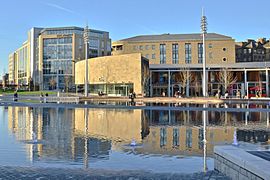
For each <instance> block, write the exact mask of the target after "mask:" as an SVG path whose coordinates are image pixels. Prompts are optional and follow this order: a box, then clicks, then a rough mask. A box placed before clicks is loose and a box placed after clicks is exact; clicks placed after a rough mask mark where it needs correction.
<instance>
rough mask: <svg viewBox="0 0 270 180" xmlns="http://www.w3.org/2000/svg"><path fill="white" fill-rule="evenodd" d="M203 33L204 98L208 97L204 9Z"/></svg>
mask: <svg viewBox="0 0 270 180" xmlns="http://www.w3.org/2000/svg"><path fill="white" fill-rule="evenodd" d="M201 32H202V37H203V80H202V85H203V96H204V97H206V96H207V95H208V93H207V84H208V83H207V74H206V52H205V35H206V34H207V18H206V16H205V15H204V10H203V9H202V17H201Z"/></svg>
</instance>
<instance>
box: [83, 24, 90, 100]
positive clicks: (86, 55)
mask: <svg viewBox="0 0 270 180" xmlns="http://www.w3.org/2000/svg"><path fill="white" fill-rule="evenodd" d="M88 32H89V29H88V25H86V27H85V28H84V34H83V37H84V44H85V82H84V96H85V97H88V50H89V35H88Z"/></svg>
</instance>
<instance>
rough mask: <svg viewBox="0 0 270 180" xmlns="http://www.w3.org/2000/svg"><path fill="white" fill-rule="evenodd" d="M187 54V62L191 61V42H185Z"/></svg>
mask: <svg viewBox="0 0 270 180" xmlns="http://www.w3.org/2000/svg"><path fill="white" fill-rule="evenodd" d="M185 55H186V64H190V63H191V44H190V43H186V44H185Z"/></svg>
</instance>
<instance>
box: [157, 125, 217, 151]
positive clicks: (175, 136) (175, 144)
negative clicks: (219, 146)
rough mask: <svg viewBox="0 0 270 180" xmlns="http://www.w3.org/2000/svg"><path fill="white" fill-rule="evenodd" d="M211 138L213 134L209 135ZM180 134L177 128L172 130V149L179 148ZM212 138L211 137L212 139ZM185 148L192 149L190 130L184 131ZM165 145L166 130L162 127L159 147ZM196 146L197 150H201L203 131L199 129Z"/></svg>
mask: <svg viewBox="0 0 270 180" xmlns="http://www.w3.org/2000/svg"><path fill="white" fill-rule="evenodd" d="M211 135H212V136H213V134H211ZM179 137H180V132H179V129H178V128H174V129H173V139H172V140H173V147H179V146H180V142H179V140H180V138H179ZM212 138H213V137H212ZM185 144H186V147H187V148H192V129H187V130H186V143H185ZM166 145H167V129H166V128H164V127H162V128H160V147H163V146H166ZM198 145H199V149H202V148H203V129H199V134H198Z"/></svg>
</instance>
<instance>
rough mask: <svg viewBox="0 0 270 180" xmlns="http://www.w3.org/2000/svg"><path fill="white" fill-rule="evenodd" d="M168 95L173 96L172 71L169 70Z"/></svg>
mask: <svg viewBox="0 0 270 180" xmlns="http://www.w3.org/2000/svg"><path fill="white" fill-rule="evenodd" d="M167 94H168V95H167V96H168V97H170V96H171V71H170V70H169V71H168V93H167Z"/></svg>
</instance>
